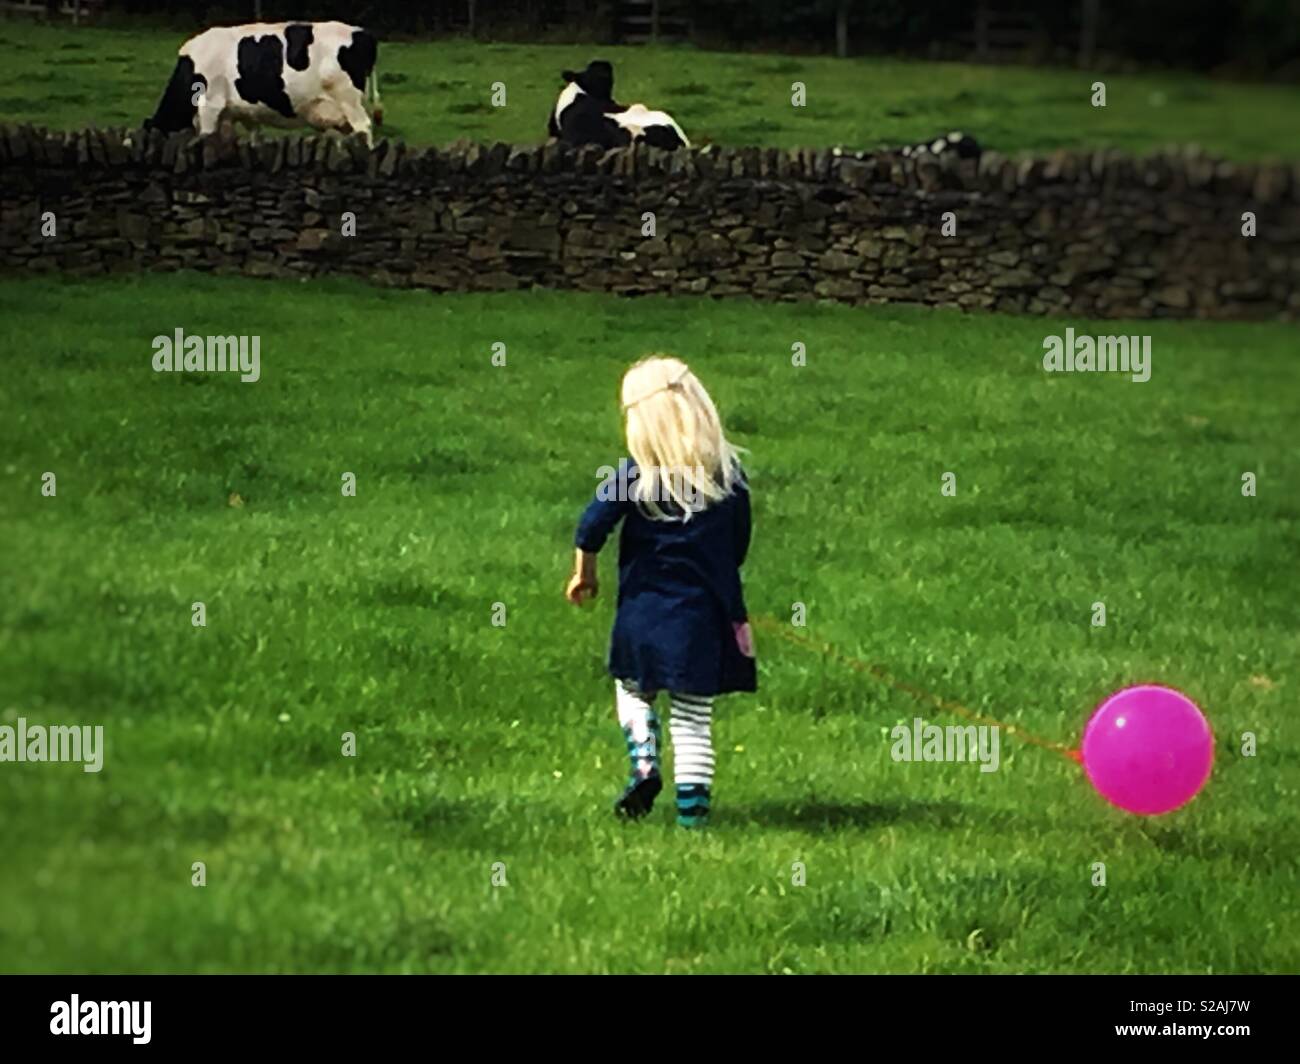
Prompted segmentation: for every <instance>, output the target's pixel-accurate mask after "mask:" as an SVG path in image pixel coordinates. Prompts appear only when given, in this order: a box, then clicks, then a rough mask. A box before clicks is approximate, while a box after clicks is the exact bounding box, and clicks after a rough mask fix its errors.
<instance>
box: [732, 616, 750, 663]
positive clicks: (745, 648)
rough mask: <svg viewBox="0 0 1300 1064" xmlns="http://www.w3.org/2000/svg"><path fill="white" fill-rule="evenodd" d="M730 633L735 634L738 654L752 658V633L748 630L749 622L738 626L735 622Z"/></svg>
mask: <svg viewBox="0 0 1300 1064" xmlns="http://www.w3.org/2000/svg"><path fill="white" fill-rule="evenodd" d="M731 629H732V631H734V632H735V633H736V646H737V647H739V648H740V652H741V653H742V654H744V655H745V657H747V658H752V657H753V656H754V633H753V632H752V631H751V630H750V627H749V622H748V621H744V622H742V623H740V624H737V623H735V622H733V623H732V625H731Z"/></svg>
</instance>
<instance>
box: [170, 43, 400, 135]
mask: <svg viewBox="0 0 1300 1064" xmlns="http://www.w3.org/2000/svg"><path fill="white" fill-rule="evenodd" d="M378 51H379V45H378V42H377V41H376V40H375V38H374V36H373V35H372V34H370V33H368V32H367V31H366V30H363V29H360V28H358V27H356V26H348V25H346V24H344V23H342V22H275V23H267V22H257V23H252V24H250V25H247V26H216V27H213V28H212V29H209V30H204V31H203V32H202V33H200V34H198V36H196V37H191V38H190V39H189V40H188V41H186V42H185V43H184V44H183V45H181V49H180V58H178V59H177V60H176V68H175V70H173V71H172V78H171V81H170V82H168V84H167V88H166V90H165V91H164V92H163V95H162V99H161V100H160V101H159V102H158V110H157V111H155V112H154V115H153V117H152V118H149V119H146V120H145V127H146V128H150V129H160V130H162V131H163V132H164V133H175V132H177V131H179V130H182V129H189V128H191V127H193V128H195V129H197V130H198V131H199V132H200V133H203V134H208V133H212V132H215V131H216V129H217V127H218V125H219V124H220V123H221V121H222V119H224V118H228V119H231V120H233V121H237V122H242V123H246V124H253V123H266V124H268V125H276V126H301V125H309V126H312V127H314V128H316V129H337V130H342V131H344V132H351V133H361V134H363V135H364V136H365V138H366V143H367V144H369V143H371V141H372V137H371V130H370V126H371V117H370V115H369V114H368V113H367V111H366V103H367V101H369V102H370V103H371V106H372V108H373V110H374V122H375V124H376V125H379V124H381V123H382V122H383V111H382V108H381V106H380V104H379V89H378V85H377V84H376V81H375V77H374V70H375V58H376V55H377V54H378Z"/></svg>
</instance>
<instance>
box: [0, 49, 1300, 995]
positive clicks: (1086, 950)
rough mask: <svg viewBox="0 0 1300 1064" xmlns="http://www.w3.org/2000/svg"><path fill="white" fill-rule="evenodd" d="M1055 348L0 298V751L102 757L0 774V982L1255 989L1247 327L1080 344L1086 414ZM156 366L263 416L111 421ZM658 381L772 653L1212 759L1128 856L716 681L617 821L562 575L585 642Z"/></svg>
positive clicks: (376, 304)
mask: <svg viewBox="0 0 1300 1064" xmlns="http://www.w3.org/2000/svg"><path fill="white" fill-rule="evenodd" d="M5 33H6V35H8V34H11V33H12V30H11V29H9V28H7V27H6V28H5ZM87 36H88V37H89V35H87ZM122 50H123V51H124V52H125V51H128V50H130V49H129V47H127V46H123V47H122ZM547 62H548V63H549V62H550V59H549V58H548V59H547ZM11 73H12V72H6V76H10V74H11ZM1229 135H1231V134H1229ZM272 297H273V298H272ZM1068 324H1073V325H1075V326H1076V328H1078V329H1080V330H1086V329H1088V328H1089V323H1087V322H1078V321H1075V322H1065V321H1062V322H1059V323H1052V324H1051V325H1048V324H1047V323H1045V322H1044V321H1041V320H1030V319H1015V318H1008V317H1001V316H995V315H981V316H963V315H959V314H952V313H947V312H933V311H931V312H926V311H923V310H919V309H905V308H899V309H884V308H871V309H850V308H842V307H831V306H820V305H799V306H789V305H771V306H760V305H755V304H750V303H746V302H742V301H735V302H722V303H714V302H708V301H703V300H695V299H687V298H684V299H677V300H659V299H643V300H638V301H636V302H635V303H628V302H620V301H617V300H614V299H610V298H597V297H588V296H579V295H573V294H558V293H540V292H535V293H517V294H507V295H490V296H457V297H451V296H440V297H433V296H430V295H428V294H425V293H421V292H395V291H387V290H377V289H370V288H367V287H365V286H362V285H357V284H351V283H339V282H324V281H313V283H312V284H311V285H310V286H295V285H286V284H268V283H266V282H255V281H242V280H237V279H219V278H210V277H197V276H172V277H160V276H142V277H139V278H132V279H116V280H112V281H102V282H98V283H94V284H72V283H60V282H57V281H52V280H14V279H9V280H6V281H5V282H4V283H3V284H0V350H3V351H4V352H5V355H4V359H3V366H4V375H3V378H2V379H0V396H2V399H3V409H4V414H5V416H4V418H3V420H2V421H0V450H2V452H3V459H2V460H0V467H2V470H0V471H2V472H3V481H2V483H3V486H4V491H3V494H2V495H0V528H2V529H3V539H4V542H5V548H4V563H3V566H2V567H0V718H3V719H2V720H0V722H2V723H8V724H13V723H14V719H15V717H17V716H19V715H22V716H25V717H26V718H27V719H28V720H29V722H32V723H102V724H104V725H105V728H106V742H107V755H106V761H105V767H104V769H103V771H102V772H100V773H99V774H87V773H84V772H82V771H80V769H79V767H78V766H75V765H68V764H60V765H31V764H27V765H13V764H6V765H3V766H0V810H2V812H0V823H2V824H3V835H4V859H3V861H2V862H0V914H3V918H2V919H0V969H3V970H4V971H24V970H38V971H59V972H71V971H92V972H101V971H109V972H112V971H130V972H135V971H200V972H215V971H353V970H359V971H375V970H377V971H407V972H409V971H433V972H466V971H475V972H478V971H486V972H498V971H562V972H576V971H596V972H625V971H643V972H660V971H668V972H714V971H746V972H787V971H788V972H844V971H859V972H861V971H867V972H876V971H889V972H1043V971H1050V972H1063V971H1082V972H1136V971H1141V972H1176V971H1178V972H1182V971H1185V972H1208V971H1215V972H1225V971H1271V972H1278V971H1295V970H1296V969H1297V967H1298V966H1300V912H1298V911H1297V909H1296V906H1295V904H1294V900H1295V884H1296V882H1297V873H1298V872H1300V868H1298V867H1297V864H1298V859H1297V854H1300V823H1298V822H1297V808H1298V805H1297V790H1298V789H1300V743H1298V741H1297V737H1296V730H1295V727H1294V718H1295V710H1296V702H1295V693H1296V690H1297V682H1298V681H1300V673H1298V671H1297V661H1300V654H1298V653H1297V651H1300V640H1298V639H1297V635H1296V607H1295V596H1294V591H1295V588H1294V576H1295V573H1296V570H1297V563H1298V562H1300V547H1297V543H1298V542H1300V541H1298V539H1297V533H1298V532H1300V515H1298V512H1297V499H1300V476H1298V475H1297V470H1296V465H1295V458H1296V453H1295V426H1296V424H1297V422H1298V421H1300V364H1297V362H1296V358H1295V337H1296V333H1295V330H1294V329H1292V328H1288V327H1284V326H1280V325H1236V326H1228V325H1216V324H1207V323H1202V322H1196V323H1174V322H1159V323H1150V324H1147V323H1144V324H1143V325H1142V326H1141V327H1140V328H1138V327H1135V326H1124V325H1122V324H1121V325H1115V326H1114V327H1113V328H1112V326H1111V325H1110V323H1108V324H1107V325H1106V326H1104V327H1103V326H1101V325H1095V326H1093V329H1094V331H1106V332H1110V331H1117V332H1119V331H1122V332H1137V331H1141V332H1147V331H1149V332H1150V333H1151V335H1152V336H1153V373H1152V378H1151V380H1150V382H1149V383H1146V384H1134V383H1131V382H1129V381H1128V380H1127V379H1126V378H1120V377H1118V376H1115V375H1110V376H1107V375H1094V376H1091V377H1089V376H1057V377H1050V378H1049V377H1047V376H1046V375H1045V374H1044V373H1043V372H1042V369H1041V362H1040V360H1041V356H1042V339H1043V336H1044V334H1045V331H1049V330H1056V329H1057V328H1058V327H1059V328H1061V329H1063V328H1064V327H1065V326H1066V325H1068ZM178 326H179V327H182V328H184V329H185V330H186V332H187V333H197V334H207V333H222V334H225V333H230V332H241V333H247V334H254V335H259V336H260V337H261V356H262V379H261V380H260V381H259V382H258V383H256V384H241V383H238V382H237V380H235V379H231V378H217V377H214V376H208V375H186V374H172V375H166V374H155V373H153V372H152V370H151V369H150V358H151V354H152V347H151V339H152V338H153V337H154V336H155V335H157V334H163V333H165V334H170V333H171V332H172V330H174V329H175V328H176V327H178ZM496 341H504V342H505V343H506V344H507V345H508V365H507V366H506V367H504V368H494V367H493V366H492V365H491V364H490V357H491V345H492V344H493V343H494V342H496ZM795 341H800V342H803V343H805V344H806V345H807V350H808V364H807V366H805V367H802V368H796V367H793V366H792V365H791V364H790V355H789V353H790V346H791V344H792V343H794V342H795ZM657 348H667V349H670V350H673V351H676V352H678V353H680V354H682V355H684V356H685V357H687V358H688V359H690V360H691V361H692V362H693V364H694V365H695V366H696V368H697V369H698V371H699V372H700V374H701V375H702V377H703V379H704V380H705V382H706V383H707V384H708V385H709V386H710V387H711V389H712V390H713V392H714V394H715V396H716V397H717V399H718V401H719V404H720V406H721V408H722V410H723V412H724V416H725V417H726V418H727V420H728V422H729V425H730V427H731V429H732V431H733V433H734V435H735V436H736V437H737V439H738V440H739V442H741V443H743V444H744V445H746V446H747V447H749V448H750V449H751V451H752V455H751V458H750V462H749V465H750V472H751V476H752V480H753V484H754V492H755V511H756V517H755V520H756V527H755V541H754V548H753V551H752V554H751V557H750V560H749V562H748V564H747V567H746V580H747V593H748V597H749V602H750V608H751V610H752V611H753V612H754V613H755V614H761V615H765V616H771V617H775V618H778V619H780V618H788V617H789V616H790V609H791V605H792V603H794V602H803V603H806V604H807V606H808V611H809V613H808V621H809V627H808V629H807V632H808V633H809V634H810V635H812V636H814V637H816V638H818V639H823V640H827V641H829V642H831V643H833V644H835V645H836V646H838V647H841V648H842V649H843V650H844V651H846V652H848V653H852V654H856V655H858V656H860V657H861V658H863V659H865V660H869V661H881V662H884V663H886V664H887V665H888V666H889V667H890V668H891V669H892V670H893V671H895V672H896V673H898V674H899V675H900V676H903V677H905V678H907V679H908V680H910V681H911V682H913V683H915V684H918V685H921V686H923V687H925V688H927V689H929V690H931V691H934V692H936V693H938V694H941V695H944V696H946V697H950V698H955V699H958V700H961V701H963V702H965V703H966V704H967V705H969V706H971V707H972V708H974V709H977V710H980V711H982V712H985V713H990V714H992V715H994V716H998V717H1000V718H1003V719H1005V720H1008V721H1010V722H1013V723H1017V724H1019V725H1021V726H1023V727H1025V728H1028V729H1030V730H1031V731H1033V732H1036V733H1038V734H1041V735H1043V736H1046V737H1048V738H1052V739H1056V740H1060V741H1066V742H1069V741H1074V740H1077V738H1078V736H1079V733H1080V730H1081V727H1082V724H1083V722H1084V720H1085V719H1086V717H1087V715H1088V713H1089V712H1090V710H1091V708H1092V707H1093V706H1095V704H1096V703H1097V702H1098V701H1099V700H1100V699H1101V698H1102V697H1103V696H1104V695H1106V694H1107V693H1108V692H1110V691H1112V690H1114V689H1115V688H1118V687H1120V686H1122V685H1124V684H1126V683H1129V682H1133V681H1137V680H1157V681H1160V682H1164V683H1168V684H1172V685H1174V686H1176V687H1179V688H1181V689H1183V690H1186V691H1187V692H1189V693H1190V694H1192V695H1193V696H1194V697H1195V698H1196V699H1197V700H1198V701H1199V703H1200V704H1201V705H1203V706H1204V707H1205V708H1206V710H1207V712H1208V714H1209V716H1210V718H1211V720H1212V723H1213V725H1214V727H1215V730H1216V733H1217V736H1218V740H1219V747H1218V751H1217V761H1216V766H1215V771H1214V775H1213V777H1212V779H1211V781H1210V783H1209V785H1208V787H1207V788H1206V790H1205V791H1204V793H1203V794H1202V795H1201V796H1200V797H1198V798H1197V799H1196V800H1195V801H1194V802H1193V803H1192V804H1191V805H1190V806H1188V807H1186V808H1185V809H1183V810H1180V811H1178V812H1176V813H1174V814H1171V815H1169V816H1167V817H1164V818H1159V819H1155V820H1146V821H1144V820H1140V819H1137V818H1133V817H1130V816H1127V815H1125V814H1123V813H1120V812H1118V811H1116V810H1115V809H1113V808H1111V807H1109V806H1107V805H1106V804H1104V803H1103V802H1102V801H1101V799H1100V798H1098V797H1097V796H1096V795H1095V793H1094V792H1093V791H1092V790H1091V789H1090V788H1089V786H1088V785H1087V783H1086V781H1085V780H1084V779H1083V778H1082V776H1081V774H1080V772H1079V770H1078V769H1077V768H1076V767H1075V766H1074V765H1072V764H1071V763H1070V762H1068V761H1066V760H1065V759H1063V758H1061V757H1058V756H1056V755H1054V754H1052V753H1050V752H1045V751H1041V750H1038V749H1035V748H1032V747H1026V746H1023V745H1020V744H1019V743H1018V742H1016V741H1015V740H1014V739H1007V740H1006V742H1005V744H1004V746H1003V750H1002V755H1003V762H1002V767H1001V769H1000V771H998V772H995V773H990V774H982V773H980V772H979V771H978V770H977V768H976V767H975V766H973V765H957V764H901V763H895V762H894V761H892V760H891V759H890V756H889V751H890V745H891V743H890V740H889V739H888V737H887V735H886V732H887V730H888V729H889V728H891V727H892V726H893V725H894V724H895V723H897V722H900V721H911V719H912V718H913V717H914V716H915V715H917V713H918V710H917V708H916V707H915V705H913V704H912V703H910V702H909V701H908V700H907V699H906V698H905V697H902V696H900V695H898V694H896V693H894V692H891V691H889V690H888V689H886V688H883V687H879V686H873V685H872V684H871V683H870V681H869V680H867V679H865V678H863V677H861V676H859V675H857V674H855V673H852V672H850V671H848V670H845V669H841V668H838V667H833V666H828V665H826V664H825V663H823V662H821V661H819V660H817V659H816V658H814V657H812V656H810V655H808V654H807V653H806V652H804V651H803V650H801V649H799V648H797V647H793V646H789V645H786V644H785V643H783V642H781V641H780V640H777V639H774V638H772V637H771V636H770V635H768V636H765V635H763V634H762V633H760V643H759V654H760V659H761V663H762V664H761V681H760V683H761V689H760V692H759V693H758V694H757V695H756V696H737V697H732V698H729V699H726V700H724V701H723V702H722V703H721V704H720V707H719V711H718V715H717V716H718V720H717V727H716V741H717V745H718V750H719V779H718V785H717V789H716V794H715V822H714V824H713V826H712V827H711V828H710V829H709V830H708V831H707V832H704V833H701V834H691V833H687V832H683V831H681V830H680V829H678V828H676V827H675V826H674V824H673V822H672V816H671V810H670V808H667V807H661V808H660V809H659V810H656V813H655V815H654V816H653V817H652V818H651V820H650V821H648V822H644V823H640V824H636V825H626V824H620V823H618V822H616V821H615V820H614V819H613V818H612V816H611V815H610V812H609V803H610V801H611V800H612V798H613V797H614V795H615V793H616V792H617V790H618V788H619V787H620V786H621V783H622V780H623V776H624V765H623V763H622V761H623V754H622V737H621V735H620V734H619V732H618V729H617V726H616V724H615V723H614V721H613V710H612V694H611V690H610V685H609V682H608V679H607V677H606V676H605V675H604V672H603V668H602V666H603V654H604V650H605V645H606V640H607V638H608V628H609V622H610V619H611V610H612V598H613V590H614V588H613V575H614V574H613V569H612V561H613V559H612V556H607V557H604V558H603V559H602V575H603V577H604V582H605V586H604V591H603V594H602V597H601V598H600V599H599V600H598V603H597V604H596V606H595V607H593V608H590V609H587V610H583V611H577V610H574V609H573V608H572V607H570V606H568V605H567V604H565V603H564V602H563V601H562V599H561V588H562V586H563V581H564V578H565V576H566V574H567V567H568V565H569V564H570V556H571V552H570V543H571V536H572V530H573V525H574V522H575V520H576V518H577V515H578V513H579V511H580V509H581V507H582V506H583V505H584V503H585V502H586V500H587V498H588V497H589V494H590V492H591V491H592V490H593V489H594V486H595V484H596V470H597V467H598V466H600V465H601V464H603V463H606V462H609V461H611V460H613V459H615V458H616V457H617V456H618V455H619V454H620V453H622V452H621V446H620V437H619V434H620V425H619V416H618V410H617V407H616V405H615V395H616V387H617V381H618V377H619V375H620V373H621V371H622V369H623V368H624V366H625V365H626V364H627V363H628V362H630V361H631V360H632V359H634V358H635V357H637V356H638V355H640V354H642V353H644V352H646V351H649V350H654V349H657ZM1247 470H1249V471H1253V472H1255V473H1257V475H1258V478H1259V494H1258V497H1257V498H1253V499H1252V498H1243V497H1242V495H1241V493H1240V478H1241V474H1242V472H1243V471H1247ZM45 471H54V472H56V474H57V477H58V481H57V485H58V488H57V490H58V493H57V496H56V497H54V498H42V497H41V495H40V480H41V475H42V473H44V472H45ZM945 471H953V472H955V473H956V474H957V478H958V494H957V496H956V497H955V498H945V497H942V496H941V494H940V490H939V488H940V478H941V476H942V474H943V473H944V472H945ZM344 472H352V473H355V475H356V478H357V495H356V497H355V498H345V497H342V496H341V494H340V476H341V474H342V473H344ZM232 495H234V496H238V499H236V500H232ZM232 501H234V502H239V503H242V505H232ZM1098 600H1100V601H1104V602H1105V603H1106V605H1107V609H1108V624H1107V626H1106V627H1105V628H1092V627H1091V626H1090V617H1091V609H1092V603H1093V602H1095V601H1098ZM195 601H203V602H204V603H206V607H207V618H208V624H207V627H206V628H203V629H199V628H195V627H192V625H191V623H190V617H191V604H192V603H193V602H195ZM498 602H499V603H504V604H505V606H506V609H507V615H506V617H507V619H506V625H505V627H494V626H493V625H492V623H491V618H492V612H493V605H494V603H498ZM929 719H933V720H935V722H936V723H946V722H945V721H943V720H942V719H940V718H934V717H931V718H929ZM1245 731H1251V732H1253V733H1255V734H1256V736H1257V737H1258V742H1259V748H1258V756H1256V757H1253V758H1248V757H1242V756H1240V755H1239V746H1240V736H1241V734H1242V733H1243V732H1245ZM344 732H354V733H355V735H356V737H357V756H356V757H355V758H347V757H343V756H341V736H342V734H343V733H344ZM195 861H203V862H205V863H206V867H207V885H206V886H205V887H202V888H198V887H193V886H191V885H190V877H191V865H192V863H193V862H195ZM796 861H797V862H803V863H804V864H805V865H806V869H807V883H806V885H805V886H795V885H793V882H792V867H793V863H794V862H796ZM498 862H500V863H503V864H504V874H505V877H506V885H501V886H493V882H492V879H493V866H494V865H495V864H497V863H498ZM1093 862H1104V863H1105V865H1106V870H1107V885H1106V886H1105V887H1094V886H1092V885H1091V878H1092V875H1093V868H1092V865H1093Z"/></svg>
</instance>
